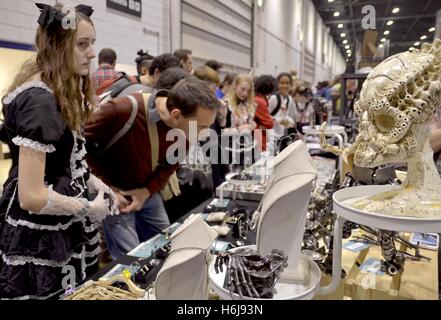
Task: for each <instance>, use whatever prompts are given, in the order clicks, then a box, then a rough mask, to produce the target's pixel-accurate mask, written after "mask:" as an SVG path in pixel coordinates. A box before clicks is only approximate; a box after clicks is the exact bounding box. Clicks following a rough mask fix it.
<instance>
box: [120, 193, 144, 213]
mask: <svg viewBox="0 0 441 320" xmlns="http://www.w3.org/2000/svg"><path fill="white" fill-rule="evenodd" d="M121 194H122V195H123V196H128V197H130V198H132V202H131V203H130V204H129V205H128V206H126V207H125V208H123V209H121V212H122V213H129V212H133V211H139V210H141V208H142V206H143V205H144V202H146V200H147V199H148V198H150V191H149V190H148V189H147V188H143V189H135V190H131V191H121Z"/></svg>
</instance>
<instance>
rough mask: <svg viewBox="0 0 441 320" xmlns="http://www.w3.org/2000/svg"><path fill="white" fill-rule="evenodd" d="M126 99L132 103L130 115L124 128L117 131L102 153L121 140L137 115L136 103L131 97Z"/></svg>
mask: <svg viewBox="0 0 441 320" xmlns="http://www.w3.org/2000/svg"><path fill="white" fill-rule="evenodd" d="M127 98H128V99H129V100H130V102H131V103H132V112H131V113H130V117H129V119H128V120H127V121H126V123H125V124H124V126H123V127H122V128H121V130H119V131H118V132H117V133H116V134H115V136H114V137H113V138H112V140H110V141H109V143H108V144H107V146H106V147H105V148H104V151H107V150H109V149H110V148H111V147H112V146H113V145H114V144H115V143H117V142H118V140H119V139H121V138H122V137H123V136H124V135H125V134H126V133H127V132H129V130H130V128H131V127H132V126H133V123H134V122H135V119H136V115H137V114H138V109H139V105H138V101H137V100H136V99H135V97H133V96H127Z"/></svg>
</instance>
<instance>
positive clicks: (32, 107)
mask: <svg viewBox="0 0 441 320" xmlns="http://www.w3.org/2000/svg"><path fill="white" fill-rule="evenodd" d="M14 104H15V107H14V113H15V122H16V132H17V136H16V137H14V138H13V139H12V142H13V143H14V144H15V145H17V146H22V147H28V148H31V149H34V150H35V151H40V152H45V153H52V152H55V147H54V145H55V144H56V142H57V141H59V140H60V138H61V136H62V135H63V133H64V131H65V130H66V126H67V125H66V123H65V121H64V119H63V117H62V115H61V113H60V112H59V111H58V107H57V102H56V100H55V97H54V96H53V95H52V93H50V92H48V91H46V90H44V89H40V88H32V89H29V90H27V91H26V92H24V93H22V94H20V95H19V96H17V98H16V99H15V101H14Z"/></svg>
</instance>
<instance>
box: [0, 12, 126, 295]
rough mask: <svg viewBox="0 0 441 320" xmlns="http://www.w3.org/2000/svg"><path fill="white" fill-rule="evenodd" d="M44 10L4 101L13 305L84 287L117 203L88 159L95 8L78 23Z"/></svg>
mask: <svg viewBox="0 0 441 320" xmlns="http://www.w3.org/2000/svg"><path fill="white" fill-rule="evenodd" d="M37 6H38V7H39V9H40V11H41V14H40V17H39V20H38V23H39V27H38V31H37V37H36V48H37V56H36V59H35V60H33V61H30V62H28V63H26V64H25V65H24V66H23V69H22V71H21V73H20V74H19V75H18V76H17V77H16V78H15V80H14V82H13V85H12V86H11V88H10V90H9V93H8V94H7V95H6V96H5V97H4V98H3V105H4V108H3V113H4V117H5V123H4V126H3V128H2V131H3V134H2V136H3V137H5V138H6V140H7V143H8V144H9V147H10V149H11V156H12V168H11V170H10V173H9V178H8V180H7V181H6V183H5V184H4V192H3V195H2V197H1V199H0V298H6V299H11V298H13V299H45V298H50V297H53V296H55V295H56V294H57V293H58V292H59V291H60V290H61V289H63V288H64V289H66V288H65V287H66V286H67V285H70V286H75V285H76V284H78V283H80V282H82V281H84V280H85V277H86V275H87V274H88V272H89V271H90V272H94V271H95V270H96V269H95V267H96V265H97V256H98V253H99V243H98V242H99V234H98V232H97V227H98V223H99V222H100V221H102V220H103V219H104V218H105V217H106V215H107V214H112V213H117V208H116V205H117V204H118V201H117V198H116V196H115V194H114V193H113V192H112V191H111V190H110V189H109V188H108V187H107V186H106V185H105V184H103V183H102V182H101V180H99V179H98V178H96V177H94V176H93V175H91V174H90V172H89V169H88V167H87V164H86V162H85V160H84V158H85V154H86V151H85V143H84V138H83V134H82V125H83V123H84V122H85V120H86V119H87V118H88V116H89V114H90V113H91V112H92V106H93V85H92V83H91V80H90V75H89V70H90V61H91V60H92V59H93V58H95V52H94V49H93V44H94V42H95V29H94V26H93V23H92V20H91V19H90V16H91V15H92V12H93V9H92V8H91V7H89V6H83V5H80V6H77V7H76V8H75V9H73V8H72V9H73V11H74V15H72V13H70V14H69V15H70V17H74V21H71V24H70V23H69V19H68V18H66V14H65V13H64V12H67V10H63V9H62V7H61V6H60V5H57V6H55V7H51V6H48V5H43V4H37ZM72 275H73V276H74V278H73V279H75V281H74V283H72V281H69V277H72ZM70 279H71V278H70Z"/></svg>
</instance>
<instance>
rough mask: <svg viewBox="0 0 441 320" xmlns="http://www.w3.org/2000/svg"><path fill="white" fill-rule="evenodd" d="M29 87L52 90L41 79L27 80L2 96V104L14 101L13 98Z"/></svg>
mask: <svg viewBox="0 0 441 320" xmlns="http://www.w3.org/2000/svg"><path fill="white" fill-rule="evenodd" d="M31 88H42V89H45V90H47V91H49V92H50V93H52V90H51V89H50V88H49V87H48V86H47V84H46V83H44V82H43V81H41V80H34V81H29V82H26V83H23V84H22V85H21V86H19V87H18V88H16V89H15V90H14V91H12V92H9V93H8V94H7V95H6V96H5V97H4V98H3V104H4V105H7V104H11V102H12V101H14V99H15V98H16V97H17V96H18V95H19V94H20V93H22V92H23V91H26V90H28V89H31Z"/></svg>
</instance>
